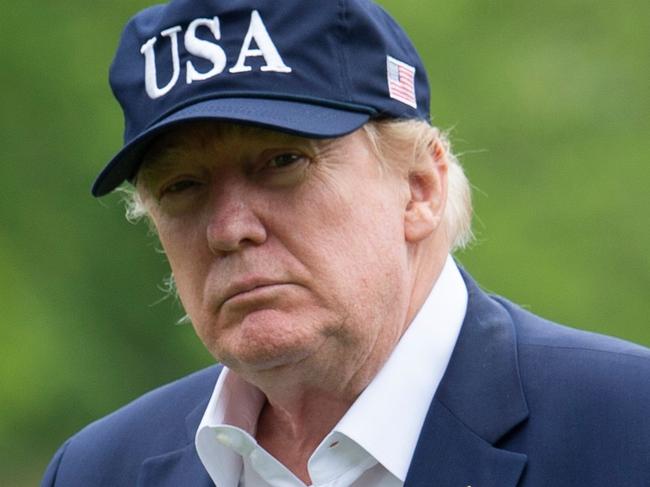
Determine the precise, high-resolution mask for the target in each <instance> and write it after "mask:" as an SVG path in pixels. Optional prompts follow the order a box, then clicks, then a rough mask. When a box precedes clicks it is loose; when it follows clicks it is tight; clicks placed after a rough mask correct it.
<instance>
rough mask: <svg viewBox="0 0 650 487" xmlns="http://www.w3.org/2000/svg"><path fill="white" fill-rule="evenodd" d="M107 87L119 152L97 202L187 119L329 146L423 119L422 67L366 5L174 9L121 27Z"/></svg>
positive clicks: (230, 4)
mask: <svg viewBox="0 0 650 487" xmlns="http://www.w3.org/2000/svg"><path fill="white" fill-rule="evenodd" d="M110 83H111V88H112V89H113V93H114V94H115V97H116V98H117V99H118V101H119V102H120V104H121V106H122V109H123V111H124V119H125V130H124V147H123V148H122V150H120V152H119V153H118V154H117V155H116V156H115V157H114V158H113V159H112V160H111V161H110V162H109V163H108V165H107V166H106V167H105V168H104V170H103V171H102V172H101V174H100V175H99V176H98V177H97V180H96V181H95V184H94V185H93V188H92V192H93V195H95V196H103V195H105V194H107V193H109V192H111V191H112V190H113V189H115V188H116V187H117V186H119V185H120V184H121V183H123V182H124V181H133V179H134V178H135V176H136V175H137V172H138V169H139V166H140V164H141V161H142V159H143V156H144V154H145V153H146V150H147V147H148V145H149V144H150V143H151V142H152V141H153V139H154V138H157V137H163V136H164V133H165V132H166V131H167V130H169V129H170V128H172V127H175V126H177V125H179V124H183V123H186V122H188V121H194V120H221V121H227V122H233V123H242V124H252V125H257V126H261V127H266V128H270V129H273V130H278V131H282V132H288V133H292V134H296V135H301V136H305V137H311V138H332V137H339V136H342V135H345V134H348V133H350V132H353V131H354V130H356V129H358V128H360V127H361V126H362V125H364V124H365V123H367V122H368V121H369V120H371V119H381V118H397V119H422V120H426V121H428V120H429V84H428V81H427V76H426V72H425V69H424V66H423V63H422V61H421V59H420V57H419V55H418V53H417V51H416V50H415V48H414V47H413V44H412V43H411V41H410V40H409V39H408V37H407V35H406V34H405V32H404V31H403V29H402V28H401V27H400V26H399V25H398V24H397V23H396V22H395V21H394V20H393V19H392V18H391V17H390V16H389V15H388V14H387V13H386V12H385V11H384V10H383V9H382V8H381V7H379V6H378V5H376V4H375V3H373V2H371V1H370V0H172V1H171V2H169V3H167V4H164V5H157V6H154V7H151V8H148V9H146V10H143V11H142V12H140V13H139V14H137V15H136V16H135V17H133V18H132V19H131V20H130V21H129V23H128V24H127V26H126V28H125V29H124V32H123V34H122V38H121V42H120V45H119V48H118V50H117V53H116V55H115V59H114V61H113V64H112V66H111V70H110Z"/></svg>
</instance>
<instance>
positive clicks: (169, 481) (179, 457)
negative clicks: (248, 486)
mask: <svg viewBox="0 0 650 487" xmlns="http://www.w3.org/2000/svg"><path fill="white" fill-rule="evenodd" d="M211 392H212V390H210V393H211ZM207 405H208V399H205V400H204V401H202V402H201V404H199V405H198V406H197V407H196V408H195V409H193V410H192V412H190V414H188V415H187V417H186V418H185V427H186V441H185V442H184V444H183V445H180V447H179V448H178V449H175V450H172V451H169V452H167V453H164V454H162V455H158V456H155V457H151V458H148V459H147V460H145V461H144V462H143V463H142V466H141V467H140V475H139V476H138V483H137V487H178V486H179V485H191V486H192V487H209V486H211V487H214V483H213V482H212V480H211V479H210V476H209V475H208V472H207V471H206V470H205V467H204V466H203V464H202V463H201V460H200V459H199V456H198V454H197V453H196V448H195V446H194V435H195V434H196V430H197V429H198V427H199V423H200V422H201V418H202V417H203V413H204V411H205V408H206V407H207Z"/></svg>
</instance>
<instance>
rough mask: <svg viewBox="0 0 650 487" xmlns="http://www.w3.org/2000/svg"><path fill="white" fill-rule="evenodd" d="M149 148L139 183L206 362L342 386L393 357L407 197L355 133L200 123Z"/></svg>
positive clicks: (404, 299) (398, 179)
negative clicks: (322, 374)
mask: <svg viewBox="0 0 650 487" xmlns="http://www.w3.org/2000/svg"><path fill="white" fill-rule="evenodd" d="M161 139H162V140H159V141H158V142H157V143H156V145H155V146H154V147H153V148H152V149H151V150H150V151H149V153H148V157H147V160H146V161H145V164H144V166H143V169H142V170H141V171H140V173H139V175H138V178H139V182H138V184H139V186H140V188H141V189H142V190H143V191H144V194H145V195H146V196H145V198H146V199H148V200H149V203H151V208H150V211H151V216H152V219H153V222H154V224H155V226H156V228H157V230H158V233H159V237H160V240H161V242H162V245H163V247H164V250H165V252H166V253H167V257H168V259H169V262H170V265H171V268H172V271H173V273H174V277H175V280H176V284H177V287H178V292H179V295H180V298H181V301H182V303H183V305H184V307H185V310H186V311H187V313H188V315H189V317H190V318H191V320H192V323H193V324H194V327H195V329H196V332H197V334H198V335H199V337H200V338H201V339H202V341H203V342H204V343H205V345H206V347H207V348H208V349H209V350H210V351H211V352H212V354H213V355H214V356H215V357H216V358H217V359H218V360H219V361H221V362H223V363H225V364H226V365H228V366H230V367H231V368H232V369H234V370H237V371H240V372H242V373H244V374H255V373H262V372H263V371H268V370H277V369H278V368H279V367H292V366H294V365H298V364H300V366H301V367H303V368H305V370H307V369H309V370H319V371H330V372H331V373H332V374H348V375H350V374H354V373H356V372H355V370H357V369H360V368H361V367H362V366H363V364H364V363H365V362H367V361H368V360H373V357H375V356H378V355H386V354H387V353H388V351H390V350H391V349H392V347H393V346H394V344H395V343H396V341H397V340H398V339H399V336H400V335H401V333H402V331H403V328H404V326H405V320H406V316H405V315H406V310H407V308H408V301H409V295H408V288H409V268H408V247H407V244H406V242H405V237H404V211H405V207H406V205H407V203H408V199H409V187H408V182H407V181H406V180H405V179H406V178H405V177H402V176H399V175H398V174H397V173H396V172H395V171H392V170H386V169H382V168H381V167H380V165H379V162H378V161H377V160H376V158H375V157H374V156H373V154H372V152H371V149H370V147H369V143H368V141H367V140H366V136H365V135H364V133H363V131H358V132H355V133H353V134H351V135H348V136H346V137H342V138H339V139H332V140H327V141H316V140H310V139H305V138H301V137H296V136H289V135H285V134H280V133H276V132H272V131H266V130H262V129H251V128H242V127H237V126H232V125H223V124H222V125H219V124H208V123H205V124H194V125H190V126H185V127H183V128H182V129H177V130H176V131H174V132H171V133H170V134H168V135H167V136H165V137H164V138H161ZM343 369H345V370H343ZM341 379H342V380H343V379H344V377H341Z"/></svg>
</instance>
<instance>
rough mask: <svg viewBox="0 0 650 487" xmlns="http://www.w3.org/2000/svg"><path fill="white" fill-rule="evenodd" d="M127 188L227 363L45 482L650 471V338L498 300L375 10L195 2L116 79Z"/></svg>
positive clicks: (424, 478)
mask: <svg viewBox="0 0 650 487" xmlns="http://www.w3.org/2000/svg"><path fill="white" fill-rule="evenodd" d="M111 84H112V87H113V90H114V92H115V94H116V96H117V98H118V100H119V101H120V103H121V104H122V107H123V109H124V112H125V119H126V133H125V146H124V148H123V149H122V151H121V152H120V153H119V154H118V155H117V156H116V157H115V158H114V159H113V160H112V161H111V162H110V163H109V165H108V166H107V167H106V168H105V169H104V171H103V172H102V173H101V175H100V176H99V178H98V179H97V181H96V183H95V186H94V188H93V192H94V194H95V195H96V196H101V195H103V194H106V193H108V192H110V191H111V190H113V189H115V188H116V187H117V186H118V185H119V184H121V183H122V182H124V181H125V180H128V181H130V182H131V183H132V184H133V185H134V187H135V190H134V202H133V205H134V208H133V211H135V212H136V213H137V212H140V213H146V215H147V217H148V218H150V220H151V222H152V223H153V225H154V226H155V228H156V231H157V233H158V236H159V238H160V241H161V243H162V245H163V248H164V250H165V252H166V254H167V257H168V259H169V262H170V265H171V268H172V270H173V274H174V278H175V282H176V285H177V289H178V294H179V296H180V299H181V301H182V303H183V306H184V308H185V310H186V311H187V313H188V316H189V318H190V319H191V321H192V324H193V326H194V328H195V330H196V332H197V334H198V336H199V337H200V338H201V340H202V341H203V343H204V344H205V346H206V347H207V348H208V350H210V352H211V353H212V354H213V355H214V357H215V359H216V360H217V361H218V362H220V363H221V364H223V367H222V366H215V367H212V368H209V369H207V370H204V371H201V372H198V373H196V374H194V375H192V376H189V377H186V378H184V379H181V380H180V381H177V382H175V383H173V384H170V385H167V386H165V387H163V388H160V389H158V390H156V391H153V392H151V393H149V394H147V395H145V396H143V397H142V398H140V399H138V400H136V401H135V402H133V403H131V404H129V405H127V406H126V407H124V408H123V409H121V410H119V411H117V412H116V413H114V414H112V415H110V416H108V417H106V418H104V419H101V420H99V421H98V422H96V423H94V424H92V425H90V426H88V427H87V428H86V429H84V430H83V431H81V432H80V433H78V434H77V435H75V436H73V437H72V438H71V439H70V440H68V441H67V442H66V443H65V444H64V446H63V447H62V448H61V449H60V450H59V452H58V453H57V454H56V455H55V457H54V459H53V460H52V462H51V464H50V467H49V468H48V471H47V472H46V475H45V478H44V480H43V485H48V486H49V485H61V486H76V485H79V486H82V485H83V486H89V485H93V486H121V485H124V486H126V485H139V486H154V485H155V486H172V485H174V486H179V485H182V486H199V485H213V484H216V485H217V486H219V487H236V486H238V485H243V486H247V487H250V486H302V485H312V484H313V485H319V486H354V487H362V486H402V485H406V486H444V487H447V486H449V487H454V486H459V487H465V486H470V485H471V486H473V487H497V486H498V487H511V486H529V487H532V486H540V487H541V486H549V485H553V486H574V485H588V486H608V487H609V486H639V487H640V486H647V485H649V483H650V458H649V453H648V452H650V418H649V417H648V415H647V411H646V405H647V404H648V403H649V402H650V384H649V377H650V375H649V373H650V352H649V351H648V350H646V349H644V348H642V347H639V346H636V345H632V344H629V343H625V342H622V341H618V340H614V339H610V338H606V337H601V336H597V335H592V334H587V333H583V332H578V331H575V330H571V329H567V328H564V327H560V326H558V325H554V324H551V323H549V322H546V321H544V320H542V319H541V318H538V317H536V316H533V315H531V314H529V313H527V312H525V311H523V310H521V309H520V308H518V307H517V306H515V305H513V304H512V303H509V302H508V301H506V300H504V299H502V298H498V297H490V296H488V295H486V294H484V293H483V292H482V291H481V290H480V289H479V288H478V287H477V285H476V284H475V283H474V282H473V281H472V279H471V278H470V277H469V276H468V275H467V274H466V273H465V272H464V271H462V270H459V268H458V267H457V265H456V263H455V262H454V260H453V259H452V258H451V257H450V255H449V254H450V252H451V251H453V249H454V248H456V247H458V246H462V244H463V243H464V242H466V241H467V240H468V238H469V231H470V230H469V220H470V218H471V210H470V199H469V189H468V183H467V180H466V179H465V177H464V175H463V173H462V169H461V168H460V166H459V165H458V163H457V161H456V160H455V159H454V157H453V155H452V154H451V152H450V148H449V145H448V143H447V142H446V140H445V138H444V137H443V136H442V135H441V134H440V132H439V131H438V130H437V129H435V128H433V127H431V126H430V125H429V123H428V120H429V113H428V109H429V93H428V84H427V78H426V74H425V70H424V67H423V66H422V63H421V61H420V59H419V57H418V55H417V53H416V51H415V49H414V48H413V46H412V45H411V43H410V42H409V40H408V39H407V37H406V35H405V34H404V33H403V32H402V30H401V29H400V27H399V26H398V25H397V24H395V22H394V21H393V20H392V19H391V18H390V17H389V16H388V15H387V14H386V13H385V12H383V11H382V10H381V9H380V8H379V7H377V6H376V5H374V4H372V3H370V2H369V1H367V0H347V1H337V2H334V1H330V2H318V3H316V2H305V1H304V0H282V1H276V2H268V1H264V0H232V1H228V2H220V1H217V0H206V1H202V2H196V1H190V0H173V1H172V2H171V3H169V4H167V5H162V6H157V7H153V8H151V9H148V10H146V11H144V12H142V13H140V14H139V15H138V16H136V17H135V18H134V19H133V20H132V21H131V22H130V23H129V25H128V26H127V28H126V30H125V32H124V34H123V37H122V42H121V45H120V48H119V50H118V52H117V55H116V58H115V62H114V64H113V66H112V69H111Z"/></svg>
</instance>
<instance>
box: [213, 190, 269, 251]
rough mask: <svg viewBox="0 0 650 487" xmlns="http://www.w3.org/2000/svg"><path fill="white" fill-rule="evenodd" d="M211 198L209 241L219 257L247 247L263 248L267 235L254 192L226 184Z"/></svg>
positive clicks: (257, 196)
mask: <svg viewBox="0 0 650 487" xmlns="http://www.w3.org/2000/svg"><path fill="white" fill-rule="evenodd" d="M223 183H225V184H220V185H219V186H220V187H219V189H218V191H216V193H218V194H216V195H215V196H214V197H212V198H211V204H210V208H209V212H210V215H209V221H208V226H207V241H208V246H209V248H210V250H211V251H212V252H213V253H215V254H223V253H232V252H237V251H239V250H241V249H243V248H244V247H246V246H251V245H261V244H263V243H264V242H265V241H266V238H267V232H266V228H265V226H264V224H263V222H262V221H261V220H260V218H259V216H258V214H257V213H256V211H255V200H256V199H257V198H259V195H257V194H256V192H255V189H254V188H250V187H248V186H247V185H245V184H242V183H238V182H234V181H232V180H231V181H228V182H226V181H224V182H223Z"/></svg>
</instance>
